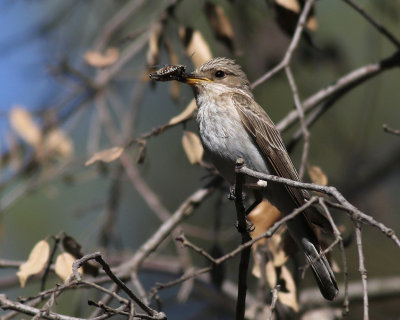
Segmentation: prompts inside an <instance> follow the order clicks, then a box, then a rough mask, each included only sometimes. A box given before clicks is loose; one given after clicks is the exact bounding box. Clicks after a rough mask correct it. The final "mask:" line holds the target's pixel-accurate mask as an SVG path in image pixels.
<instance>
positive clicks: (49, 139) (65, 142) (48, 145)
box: [44, 129, 74, 157]
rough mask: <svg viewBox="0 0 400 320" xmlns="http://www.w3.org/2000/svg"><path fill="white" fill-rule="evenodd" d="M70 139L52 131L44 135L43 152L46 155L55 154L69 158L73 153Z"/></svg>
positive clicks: (57, 130) (54, 130) (56, 130)
mask: <svg viewBox="0 0 400 320" xmlns="http://www.w3.org/2000/svg"><path fill="white" fill-rule="evenodd" d="M73 149H74V147H73V143H72V141H71V139H70V138H69V137H68V136H67V135H66V134H65V133H64V132H63V131H62V130H61V129H53V130H51V131H50V132H49V133H47V134H46V137H45V139H44V150H45V152H46V153H55V154H57V155H60V156H62V157H69V156H71V155H72V152H73Z"/></svg>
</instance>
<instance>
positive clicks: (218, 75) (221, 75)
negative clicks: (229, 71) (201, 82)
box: [215, 70, 225, 78]
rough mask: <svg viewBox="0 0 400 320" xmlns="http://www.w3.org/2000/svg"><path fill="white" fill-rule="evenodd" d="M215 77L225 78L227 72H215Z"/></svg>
mask: <svg viewBox="0 0 400 320" xmlns="http://www.w3.org/2000/svg"><path fill="white" fill-rule="evenodd" d="M215 76H216V77H217V78H223V77H225V72H223V71H222V70H218V71H216V72H215Z"/></svg>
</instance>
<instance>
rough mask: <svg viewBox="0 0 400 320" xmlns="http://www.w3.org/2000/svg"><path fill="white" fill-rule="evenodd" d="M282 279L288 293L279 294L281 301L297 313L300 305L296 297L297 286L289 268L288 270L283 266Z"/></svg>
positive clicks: (281, 292) (280, 292)
mask: <svg viewBox="0 0 400 320" xmlns="http://www.w3.org/2000/svg"><path fill="white" fill-rule="evenodd" d="M280 278H281V279H282V280H284V283H285V288H286V289H287V291H279V292H278V299H279V301H280V302H281V303H282V304H284V305H286V306H288V307H290V308H292V309H293V310H294V311H295V312H298V311H299V304H298V301H297V296H296V284H295V282H294V280H293V277H292V274H291V273H290V271H289V270H288V268H286V266H282V268H281V274H280Z"/></svg>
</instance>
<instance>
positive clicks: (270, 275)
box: [265, 261, 278, 288]
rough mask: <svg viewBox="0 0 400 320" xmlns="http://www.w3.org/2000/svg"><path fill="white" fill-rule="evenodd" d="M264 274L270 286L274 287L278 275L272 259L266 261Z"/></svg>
mask: <svg viewBox="0 0 400 320" xmlns="http://www.w3.org/2000/svg"><path fill="white" fill-rule="evenodd" d="M265 276H266V279H267V282H268V285H269V287H270V288H274V287H275V286H276V284H277V282H278V275H277V274H276V269H275V266H274V264H273V263H272V261H267V263H266V265H265Z"/></svg>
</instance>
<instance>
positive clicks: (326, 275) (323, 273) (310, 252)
mask: <svg viewBox="0 0 400 320" xmlns="http://www.w3.org/2000/svg"><path fill="white" fill-rule="evenodd" d="M301 242H302V246H303V250H304V254H305V255H306V258H307V261H308V263H309V264H310V266H311V270H312V272H313V274H314V277H315V279H316V280H317V283H318V287H319V290H320V291H321V294H322V295H323V296H324V298H325V299H327V300H333V299H334V298H335V297H336V295H337V294H338V292H339V289H338V286H337V283H336V280H335V276H334V274H333V271H332V269H331V266H330V265H329V263H328V260H327V259H326V257H325V255H324V254H323V253H322V251H321V249H320V248H318V249H317V248H316V247H315V246H314V244H313V243H311V242H310V241H309V240H308V239H306V238H303V239H302V241H301ZM318 247H319V246H318Z"/></svg>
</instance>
